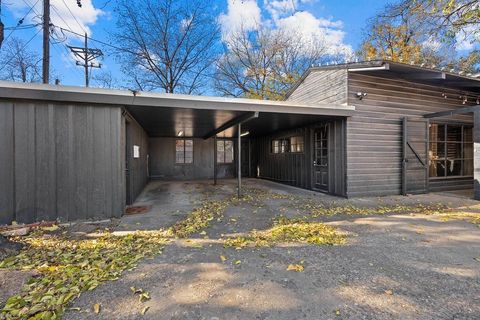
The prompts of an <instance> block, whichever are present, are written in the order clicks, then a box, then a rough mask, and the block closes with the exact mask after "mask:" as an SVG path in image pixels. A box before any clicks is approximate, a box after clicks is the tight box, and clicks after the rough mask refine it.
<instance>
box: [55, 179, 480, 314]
mask: <svg viewBox="0 0 480 320" xmlns="http://www.w3.org/2000/svg"><path fill="white" fill-rule="evenodd" d="M245 184H246V187H247V188H257V189H258V190H273V192H275V193H276V194H284V195H292V196H293V197H297V198H296V199H304V200H305V201H316V202H322V203H330V204H333V203H335V204H340V205H347V204H348V205H355V206H378V205H396V204H401V205H406V204H420V203H422V204H430V203H434V204H438V203H443V204H448V205H449V206H451V207H465V206H468V210H469V211H471V212H477V211H480V208H479V207H480V206H478V202H475V201H473V200H470V199H469V198H468V195H464V194H448V193H443V194H430V195H422V196H411V197H387V198H365V199H354V200H347V199H339V198H334V197H329V196H325V195H321V194H318V193H313V192H309V191H305V190H299V189H296V188H291V187H287V186H282V185H279V184H275V183H271V182H267V181H261V180H246V181H245ZM234 192H235V182H234V181H220V183H219V185H218V186H212V185H211V182H210V181H208V182H195V183H193V182H173V183H166V182H152V183H151V184H150V185H149V186H148V187H147V188H146V190H145V191H144V193H143V194H142V195H141V196H140V197H139V199H138V200H137V203H136V204H135V205H143V206H148V207H151V209H150V211H149V212H148V213H144V214H136V215H129V216H125V217H123V218H122V219H121V220H120V221H118V222H117V223H116V226H115V230H116V232H123V231H133V230H153V229H159V228H165V227H168V226H171V225H173V224H174V223H175V222H176V221H179V220H182V219H184V218H185V217H186V216H187V215H188V213H189V212H190V211H191V210H192V209H193V208H195V207H196V206H198V205H199V204H200V203H201V202H202V201H203V200H205V199H206V198H209V199H212V198H214V199H217V200H218V199H223V198H226V197H228V196H231V195H232V194H234ZM297 204H298V202H295V201H293V200H292V199H291V198H289V199H270V198H268V197H262V196H261V195H260V194H258V199H257V200H256V201H254V202H252V203H242V204H240V205H232V206H230V207H229V208H228V209H227V210H226V212H225V214H224V216H223V217H222V218H221V219H214V220H212V221H211V224H210V226H209V227H208V228H207V229H205V230H204V231H205V232H202V233H197V234H195V235H193V236H192V237H191V238H190V239H177V240H172V241H171V242H170V243H169V244H168V245H167V246H166V247H165V249H164V251H163V254H161V255H158V256H156V257H155V258H153V259H147V260H144V261H143V262H142V263H140V264H139V266H138V267H137V268H136V269H134V270H132V271H128V272H125V273H124V274H123V275H122V277H120V279H119V280H117V281H113V282H107V283H105V284H102V285H101V286H99V287H97V288H96V289H95V290H93V291H89V292H86V293H84V294H82V295H81V296H80V298H78V299H76V300H75V301H74V302H73V304H72V307H74V308H79V311H73V310H72V311H69V312H67V313H66V314H65V315H64V318H65V319H177V320H179V319H211V320H213V319H219V320H220V319H229V320H230V319H479V318H480V261H479V260H477V259H476V258H479V257H480V230H479V228H478V226H477V225H474V224H472V223H469V222H468V221H461V220H455V219H454V220H449V221H445V219H442V218H440V217H439V216H435V215H423V214H398V215H373V216H348V215H335V216H330V217H317V218H311V217H310V218H309V219H310V220H312V221H324V222H326V223H327V224H329V225H332V226H335V227H337V228H338V229H339V230H341V231H343V232H345V233H347V235H348V238H347V239H348V240H347V243H346V244H345V245H339V246H315V245H298V244H297V245H279V246H274V247H262V248H257V247H249V248H243V249H241V250H237V249H236V248H224V247H223V245H222V243H220V241H219V239H220V238H221V237H222V236H226V235H239V234H243V233H245V232H249V231H251V230H253V229H257V230H261V229H265V228H268V227H270V226H271V225H272V220H273V219H274V218H278V217H279V216H286V217H290V218H295V217H299V218H301V217H305V216H306V214H307V212H305V209H301V208H299V207H298V206H297ZM93 229H94V228H92V230H93ZM71 231H72V232H78V233H85V232H89V228H78V227H77V228H72V230H71ZM221 256H223V257H224V258H226V260H225V261H222V260H221ZM479 259H480V258H479ZM297 263H303V265H304V266H305V269H304V271H302V272H296V271H288V270H287V267H288V265H289V264H297ZM131 287H135V288H141V289H142V290H144V291H147V292H148V293H149V295H150V297H151V299H150V300H148V301H146V302H140V301H139V300H138V296H136V295H134V294H132V291H131V289H130V288H131ZM94 304H100V305H101V312H100V313H99V314H95V313H94V312H93V311H92V306H93V305H94ZM145 307H148V309H147V310H146V309H145ZM142 310H143V311H144V312H145V313H144V314H143V315H142V314H141V313H142Z"/></svg>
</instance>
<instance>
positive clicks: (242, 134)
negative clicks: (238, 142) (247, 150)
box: [240, 131, 250, 137]
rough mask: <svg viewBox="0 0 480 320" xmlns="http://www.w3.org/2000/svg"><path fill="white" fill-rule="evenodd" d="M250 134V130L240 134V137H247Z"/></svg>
mask: <svg viewBox="0 0 480 320" xmlns="http://www.w3.org/2000/svg"><path fill="white" fill-rule="evenodd" d="M249 134H250V131H245V132H244V133H241V134H240V137H245V136H248V135H249Z"/></svg>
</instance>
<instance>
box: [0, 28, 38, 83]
mask: <svg viewBox="0 0 480 320" xmlns="http://www.w3.org/2000/svg"><path fill="white" fill-rule="evenodd" d="M41 61H42V59H41V58H40V57H39V56H38V54H36V53H35V52H33V51H31V50H29V49H28V47H27V44H26V43H25V42H24V41H23V40H21V39H19V38H15V37H12V38H11V39H10V40H9V41H8V42H7V43H6V45H5V46H4V47H3V49H2V53H1V56H0V68H1V72H0V78H1V79H2V80H11V81H21V82H38V81H41V79H42V72H41Z"/></svg>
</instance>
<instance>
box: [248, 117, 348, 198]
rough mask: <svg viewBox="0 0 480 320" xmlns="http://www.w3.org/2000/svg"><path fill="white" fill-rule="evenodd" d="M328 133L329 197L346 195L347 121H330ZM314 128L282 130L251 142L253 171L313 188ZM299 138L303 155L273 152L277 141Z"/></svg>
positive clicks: (290, 183) (264, 176)
mask: <svg viewBox="0 0 480 320" xmlns="http://www.w3.org/2000/svg"><path fill="white" fill-rule="evenodd" d="M328 122H329V123H330V127H329V129H330V131H329V143H328V146H329V147H328V148H329V150H328V154H329V190H328V192H329V193H330V194H335V195H339V196H344V195H345V152H344V150H345V149H344V146H345V120H343V119H339V120H328ZM314 128H315V125H313V126H309V127H306V128H298V129H294V130H288V131H282V132H278V133H275V134H273V135H269V136H264V137H258V138H254V139H252V150H253V152H252V165H253V168H252V172H253V175H254V176H256V177H259V178H263V179H268V180H272V181H276V182H280V183H284V184H288V185H292V186H295V187H299V188H303V189H312V187H313V186H312V174H313V173H312V166H313V154H312V148H313V146H314V143H315V142H314V136H313V130H314ZM296 135H300V136H303V137H304V143H305V146H304V152H302V153H289V152H287V153H277V154H275V153H272V152H271V141H272V140H274V139H279V138H284V137H291V136H296Z"/></svg>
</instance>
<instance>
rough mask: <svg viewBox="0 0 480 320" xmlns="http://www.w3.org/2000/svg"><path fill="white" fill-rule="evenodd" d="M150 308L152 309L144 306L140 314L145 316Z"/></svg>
mask: <svg viewBox="0 0 480 320" xmlns="http://www.w3.org/2000/svg"><path fill="white" fill-rule="evenodd" d="M148 309H150V307H145V308H143V309H142V311H140V314H141V315H142V316H143V315H144V314H145V313H147V311H148Z"/></svg>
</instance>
